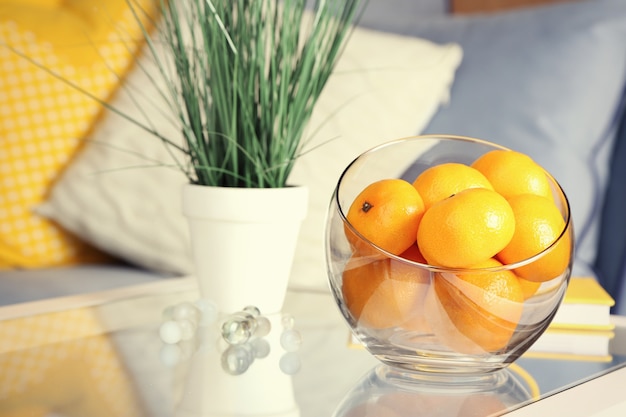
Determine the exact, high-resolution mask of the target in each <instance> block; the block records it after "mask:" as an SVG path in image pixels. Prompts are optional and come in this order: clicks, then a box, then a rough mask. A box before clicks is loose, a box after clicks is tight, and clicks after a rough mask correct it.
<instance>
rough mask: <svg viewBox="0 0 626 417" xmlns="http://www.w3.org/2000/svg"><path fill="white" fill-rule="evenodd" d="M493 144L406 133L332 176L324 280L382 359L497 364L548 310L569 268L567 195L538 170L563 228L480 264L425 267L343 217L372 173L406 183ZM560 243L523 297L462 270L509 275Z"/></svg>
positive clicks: (447, 366)
mask: <svg viewBox="0 0 626 417" xmlns="http://www.w3.org/2000/svg"><path fill="white" fill-rule="evenodd" d="M494 149H506V148H503V147H501V146H499V145H496V144H493V143H489V142H486V141H483V140H479V139H473V138H466V137H459V136H441V135H431V136H416V137H409V138H404V139H399V140H394V141H391V142H387V143H385V144H383V145H380V146H378V147H376V148H373V149H371V150H369V151H367V152H365V153H363V154H362V155H360V156H358V157H357V158H356V159H355V160H354V161H353V162H352V163H351V164H350V165H349V166H348V167H347V168H346V169H345V171H344V172H343V173H342V175H341V177H340V178H339V181H338V184H337V186H336V188H335V191H334V193H333V196H332V200H331V204H330V207H329V212H328V216H327V224H326V237H325V243H326V261H327V268H328V276H329V283H330V288H331V291H332V293H333V295H334V298H335V301H336V303H337V305H338V307H339V310H340V312H341V314H342V315H343V317H344V318H345V320H346V321H347V323H348V325H349V326H350V328H351V329H352V332H353V336H354V337H355V338H356V339H358V341H359V342H360V343H361V344H362V345H363V346H364V347H365V348H366V349H367V350H368V351H369V352H370V353H371V354H372V355H374V356H375V357H376V358H377V359H379V360H380V361H382V362H383V363H385V364H387V365H390V366H392V367H394V368H398V369H402V370H408V371H413V372H416V373H423V374H430V375H435V374H454V375H459V374H484V373H487V372H491V371H496V370H499V369H502V368H505V367H506V366H507V365H508V364H510V363H512V362H513V361H515V360H516V359H517V358H518V357H520V356H521V355H522V354H523V353H524V352H525V351H526V350H527V349H528V348H529V347H530V346H531V345H532V344H533V342H534V341H535V340H537V338H538V337H539V336H540V335H541V334H542V333H543V332H544V331H545V329H546V328H547V327H548V325H549V324H550V322H551V320H552V318H553V317H554V314H555V313H556V311H557V309H558V307H559V305H560V303H561V300H562V298H563V295H564V293H565V290H566V288H567V285H568V282H569V277H570V274H571V267H572V252H573V242H574V236H573V226H572V219H571V216H570V208H569V203H568V201H567V197H566V196H565V193H564V192H563V190H562V188H561V187H560V185H559V184H558V183H557V181H556V180H555V179H554V178H553V177H552V176H551V175H550V174H549V173H547V172H546V177H547V178H548V181H549V183H550V185H551V188H552V194H553V198H554V202H555V204H556V206H557V207H558V209H559V211H560V213H561V215H562V216H563V219H564V224H565V227H564V230H563V231H562V233H561V234H560V236H559V238H558V239H557V240H556V241H555V242H554V243H553V244H552V245H550V246H549V247H547V248H546V249H545V250H544V251H542V252H541V253H538V254H536V255H534V256H532V257H531V258H528V259H525V260H522V261H519V262H516V263H514V264H504V265H502V266H497V267H490V268H484V269H480V270H478V269H459V268H456V269H451V268H444V267H436V266H431V265H428V264H426V263H425V261H422V262H424V263H422V262H418V261H414V260H409V259H406V258H405V257H402V256H397V255H394V254H391V253H389V252H387V251H385V250H383V249H381V248H379V247H377V246H376V245H374V244H373V243H371V242H370V241H369V240H367V239H366V238H364V237H363V236H362V235H361V234H360V233H359V232H358V231H357V230H356V229H355V228H354V227H353V226H352V225H351V224H350V223H349V222H348V220H347V213H348V210H349V207H350V205H351V204H352V202H353V201H354V200H355V198H356V197H357V195H358V194H359V193H360V192H361V191H362V190H363V189H364V188H365V187H366V186H368V185H369V184H371V183H373V182H375V181H378V180H381V179H389V178H402V179H405V180H407V181H409V182H413V180H414V179H415V178H416V177H417V175H419V173H420V172H422V171H423V170H425V169H426V168H428V167H431V166H433V165H437V164H441V163H445V162H459V163H464V164H468V165H469V164H471V163H472V162H473V161H474V160H475V159H476V158H478V157H479V156H480V155H482V154H484V153H486V152H489V151H491V150H494ZM564 247H565V248H564ZM563 250H564V251H565V252H561V253H562V254H563V253H564V255H561V258H562V259H563V260H564V262H563V265H562V267H561V268H560V269H559V272H558V274H557V275H555V276H551V277H542V279H541V281H542V282H541V283H540V284H536V285H535V288H534V293H532V291H531V293H532V294H530V293H529V294H527V295H525V299H524V300H523V301H519V300H518V301H512V300H509V299H506V298H504V297H498V296H497V295H494V294H493V293H492V292H490V291H488V290H487V289H484V288H483V286H482V284H481V285H474V284H475V283H476V281H474V282H470V281H471V280H467V279H466V278H467V277H468V276H469V275H468V274H481V275H480V277H481V279H483V280H490V279H491V277H492V276H496V275H497V274H501V273H503V271H512V272H513V273H515V274H516V276H517V274H518V273H521V269H520V268H524V267H526V268H528V265H538V264H540V263H541V262H544V261H547V260H549V259H550V258H549V257H550V256H551V254H552V253H553V252H554V251H563ZM414 259H415V258H414ZM507 273H509V272H507ZM523 281H525V280H520V282H523ZM537 286H538V287H537ZM355 294H356V295H355ZM347 296H348V297H347ZM485 300H487V301H485Z"/></svg>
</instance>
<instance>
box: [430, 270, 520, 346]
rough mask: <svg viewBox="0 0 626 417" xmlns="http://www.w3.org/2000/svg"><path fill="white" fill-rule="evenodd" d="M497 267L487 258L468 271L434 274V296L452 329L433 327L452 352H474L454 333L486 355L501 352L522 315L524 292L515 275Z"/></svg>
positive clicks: (448, 327) (449, 327)
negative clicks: (485, 352) (476, 346)
mask: <svg viewBox="0 0 626 417" xmlns="http://www.w3.org/2000/svg"><path fill="white" fill-rule="evenodd" d="M501 266H502V264H501V263H500V262H499V261H498V260H496V259H494V258H491V259H488V260H486V261H484V262H482V263H480V264H478V265H476V268H477V269H476V270H473V271H471V272H462V273H458V274H451V273H438V274H436V275H435V277H434V280H433V285H434V290H435V293H436V295H437V297H438V299H439V302H440V304H441V306H442V307H443V310H444V311H445V313H446V314H447V316H448V318H449V322H450V323H451V324H452V325H453V326H454V328H451V326H445V325H444V326H437V327H434V328H435V329H436V331H437V335H438V336H440V337H441V338H442V339H443V340H445V341H447V342H448V343H449V345H451V347H453V348H454V349H455V350H457V351H459V352H468V353H476V352H475V351H474V350H473V349H472V347H471V346H469V345H468V344H467V343H464V339H463V338H462V337H461V338H460V337H458V334H457V332H458V333H460V334H461V335H463V336H464V337H465V338H467V339H469V340H471V341H472V342H474V343H475V344H476V345H478V346H479V347H480V348H481V349H484V350H485V351H487V352H497V351H499V350H501V349H504V348H505V347H506V345H507V344H508V343H509V340H510V339H511V337H512V336H513V334H514V332H515V329H516V328H517V325H518V323H519V320H520V318H521V316H522V310H523V306H524V304H523V301H524V293H523V290H522V286H521V284H520V283H519V280H518V277H517V276H516V275H515V273H514V272H513V271H511V270H508V269H501V268H500V269H499V268H498V267H501ZM481 268H482V270H481ZM443 323H445V321H443Z"/></svg>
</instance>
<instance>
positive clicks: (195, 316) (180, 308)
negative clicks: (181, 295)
mask: <svg viewBox="0 0 626 417" xmlns="http://www.w3.org/2000/svg"><path fill="white" fill-rule="evenodd" d="M172 318H173V319H174V320H189V321H192V322H194V323H195V324H197V323H199V322H200V310H198V307H196V306H195V305H193V304H192V303H189V302H183V303H180V304H177V305H176V306H174V311H173V313H172Z"/></svg>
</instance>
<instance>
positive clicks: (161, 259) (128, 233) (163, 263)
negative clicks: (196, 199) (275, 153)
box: [36, 28, 462, 287]
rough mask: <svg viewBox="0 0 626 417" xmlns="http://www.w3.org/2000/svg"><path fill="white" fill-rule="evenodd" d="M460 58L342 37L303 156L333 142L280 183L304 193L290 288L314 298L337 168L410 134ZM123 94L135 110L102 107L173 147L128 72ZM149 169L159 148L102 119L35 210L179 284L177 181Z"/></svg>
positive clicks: (431, 48)
mask: <svg viewBox="0 0 626 417" xmlns="http://www.w3.org/2000/svg"><path fill="white" fill-rule="evenodd" d="M461 55H462V53H461V49H460V47H458V46H457V45H455V44H448V45H437V44H434V43H431V42H429V41H425V40H422V39H418V38H409V37H403V36H399V35H393V34H386V33H382V32H376V31H371V30H366V29H362V28H356V29H355V30H354V32H353V33H352V35H351V38H350V40H349V42H348V44H347V46H346V49H345V51H344V53H343V55H342V56H341V58H340V60H339V62H338V65H337V68H336V71H335V73H334V74H333V75H332V76H331V78H330V79H329V81H328V84H327V86H326V88H325V89H324V91H323V93H322V95H321V97H320V99H319V102H318V104H317V106H316V108H315V111H314V114H313V117H312V119H311V122H310V124H309V133H308V136H307V137H310V138H311V139H310V142H307V146H306V147H307V149H312V148H313V147H314V146H316V144H319V143H324V142H327V141H328V140H329V139H333V138H335V139H334V140H332V141H331V142H330V143H326V144H324V145H322V146H321V147H319V148H317V149H315V150H312V151H311V152H309V153H307V154H306V155H304V156H302V157H301V158H300V159H299V160H298V161H297V162H296V164H295V168H294V170H293V173H292V176H291V177H290V183H293V184H295V183H297V184H301V185H306V186H308V187H309V188H310V210H309V213H308V216H307V219H306V221H305V223H304V224H303V229H302V233H301V239H300V240H301V242H300V243H299V246H298V249H297V253H296V261H295V264H294V273H293V285H296V286H308V287H310V286H313V287H319V286H323V287H326V273H325V264H324V255H323V254H324V250H323V228H324V218H325V213H326V209H327V204H328V201H329V198H330V195H331V193H332V190H333V188H334V185H335V182H336V180H337V178H338V176H339V174H340V172H341V171H342V169H343V168H344V167H345V166H346V165H347V163H348V162H349V161H351V160H352V159H353V158H354V157H356V156H357V155H358V154H359V153H360V152H362V151H364V150H366V149H368V148H370V147H372V146H374V145H376V144H378V143H381V142H384V141H387V140H390V139H395V138H398V137H402V136H410V135H414V134H416V133H419V132H420V131H421V130H422V129H423V128H424V127H425V125H426V124H427V123H428V121H429V120H430V118H431V117H432V115H433V114H434V112H435V111H436V110H437V109H438V108H439V106H440V105H441V104H442V103H444V102H445V101H446V100H447V99H448V94H449V90H450V87H451V84H452V82H453V79H454V73H455V71H456V68H457V67H458V65H459V63H460V60H461ZM142 61H143V59H142ZM145 65H148V66H149V64H145ZM152 70H153V68H152ZM126 84H127V85H128V86H130V87H132V88H133V96H134V97H135V99H136V100H138V101H139V102H140V105H139V106H136V105H135V104H134V103H133V101H132V100H131V99H130V98H129V95H128V94H125V93H120V94H118V95H117V96H116V97H114V99H113V101H112V102H111V104H112V106H113V107H115V108H117V109H120V110H121V111H122V112H123V113H126V114H131V115H132V116H133V117H138V118H140V119H142V120H149V121H150V123H151V124H152V125H153V127H154V129H155V130H157V131H159V132H160V133H161V134H163V135H164V136H166V137H169V138H174V139H175V140H181V139H180V135H179V133H178V129H177V128H176V127H175V124H174V123H172V119H171V117H170V118H169V119H168V118H167V117H166V116H167V107H166V105H165V104H163V101H162V100H161V99H160V98H159V95H158V93H157V90H156V88H155V87H154V85H153V84H152V81H150V80H149V78H148V77H147V76H146V75H145V74H144V72H143V71H142V70H141V69H140V68H136V69H134V70H133V71H131V73H130V74H129V75H128V78H127V81H126ZM139 94H140V95H139ZM138 107H139V108H142V109H143V111H144V112H145V119H144V116H142V113H141V112H140V111H138V110H137V108H138ZM137 154H139V155H144V156H147V157H148V159H149V161H146V160H144V159H142V158H141V157H139V156H137ZM151 161H162V162H163V164H167V165H171V164H172V159H171V157H170V155H169V153H168V151H167V150H166V149H165V147H164V146H163V144H162V143H161V141H159V140H158V139H156V138H154V137H152V136H151V135H149V134H147V133H146V132H144V131H143V130H142V129H141V128H139V127H137V126H135V125H133V124H131V123H129V122H127V121H124V120H123V119H122V118H121V117H120V116H119V115H116V114H115V113H113V112H111V111H106V114H105V115H104V117H103V118H102V119H101V121H100V122H99V124H98V125H97V126H96V127H95V130H94V133H93V135H92V137H91V141H89V142H87V143H86V146H85V149H84V150H83V151H82V152H81V153H80V154H79V155H78V156H77V158H76V160H75V161H73V162H72V163H71V164H70V166H69V167H68V169H67V170H66V171H65V173H64V175H63V176H62V178H61V179H60V180H59V181H58V182H57V184H56V185H55V186H54V187H53V189H52V191H51V194H50V196H49V199H48V200H47V201H46V202H45V203H44V204H42V205H41V206H39V207H37V208H36V211H37V212H38V213H39V214H41V215H43V216H45V217H48V218H51V219H54V220H55V221H57V222H58V223H60V224H61V225H62V226H64V227H65V228H67V229H68V230H70V231H72V232H73V233H75V234H76V235H78V236H79V237H81V238H83V239H84V240H86V241H88V242H90V243H92V244H93V245H95V246H97V247H99V248H101V249H103V250H105V251H107V252H109V253H111V254H114V255H116V256H118V257H120V258H123V259H125V260H127V261H129V262H131V263H133V264H136V265H139V266H143V267H145V268H148V269H154V270H159V271H167V272H175V273H181V274H186V273H190V272H191V271H192V263H191V256H190V251H189V248H188V246H189V243H188V230H187V223H186V220H185V219H184V217H183V216H182V214H181V211H180V198H181V197H180V190H181V186H182V185H183V184H184V183H185V182H186V179H185V177H184V176H183V175H182V174H181V173H180V172H179V171H178V170H176V169H175V168H164V167H160V168H156V167H150V168H146V167H145V166H146V165H150V164H153V162H151Z"/></svg>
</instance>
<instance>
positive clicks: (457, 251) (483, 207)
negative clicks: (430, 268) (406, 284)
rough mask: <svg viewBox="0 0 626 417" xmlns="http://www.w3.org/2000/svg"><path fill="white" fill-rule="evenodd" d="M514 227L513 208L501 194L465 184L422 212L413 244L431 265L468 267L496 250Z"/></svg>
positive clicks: (508, 238) (505, 240)
mask: <svg viewBox="0 0 626 417" xmlns="http://www.w3.org/2000/svg"><path fill="white" fill-rule="evenodd" d="M514 231H515V218H514V216H513V210H512V209H511V206H510V205H509V203H508V202H507V201H506V200H505V199H504V197H502V196H501V195H500V194H498V193H496V192H495V191H493V190H489V189H486V188H469V189H466V190H463V191H461V192H459V193H457V194H455V195H453V196H452V197H448V198H446V199H445V200H442V201H440V202H438V203H435V204H434V205H433V206H431V207H430V208H429V209H428V210H427V211H426V212H425V213H424V216H423V217H422V220H421V222H420V225H419V228H418V231H417V245H418V246H419V249H420V251H421V252H422V255H424V258H426V260H427V261H428V263H429V264H431V265H436V266H445V267H450V268H469V267H472V266H474V265H476V264H479V263H480V262H484V261H486V260H487V259H489V258H492V257H493V256H494V255H495V254H497V253H498V252H500V251H501V250H502V249H503V248H504V247H505V246H506V245H507V244H508V243H509V241H510V240H511V237H512V236H513V232H514Z"/></svg>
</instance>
